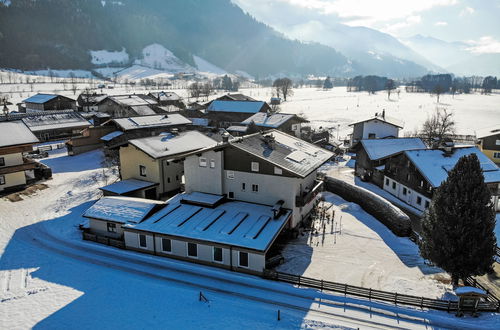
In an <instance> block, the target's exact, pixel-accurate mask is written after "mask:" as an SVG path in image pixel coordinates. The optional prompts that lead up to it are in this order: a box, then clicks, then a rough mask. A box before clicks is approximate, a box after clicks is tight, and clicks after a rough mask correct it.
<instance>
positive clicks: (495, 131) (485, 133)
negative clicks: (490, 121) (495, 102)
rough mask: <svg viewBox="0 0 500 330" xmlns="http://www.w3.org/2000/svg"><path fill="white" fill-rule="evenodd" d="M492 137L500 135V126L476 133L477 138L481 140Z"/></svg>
mask: <svg viewBox="0 0 500 330" xmlns="http://www.w3.org/2000/svg"><path fill="white" fill-rule="evenodd" d="M492 135H500V125H495V126H491V127H487V128H483V129H480V130H478V131H477V134H476V136H477V138H478V139H482V138H485V137H488V136H492Z"/></svg>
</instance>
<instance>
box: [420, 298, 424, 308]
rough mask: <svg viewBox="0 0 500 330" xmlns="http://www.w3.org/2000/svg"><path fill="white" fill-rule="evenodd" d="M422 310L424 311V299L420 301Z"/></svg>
mask: <svg viewBox="0 0 500 330" xmlns="http://www.w3.org/2000/svg"><path fill="white" fill-rule="evenodd" d="M420 308H422V309H424V297H422V300H420Z"/></svg>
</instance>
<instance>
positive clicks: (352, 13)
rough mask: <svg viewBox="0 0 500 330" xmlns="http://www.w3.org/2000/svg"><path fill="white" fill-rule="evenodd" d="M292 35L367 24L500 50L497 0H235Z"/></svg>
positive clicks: (303, 37)
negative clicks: (344, 25)
mask: <svg viewBox="0 0 500 330" xmlns="http://www.w3.org/2000/svg"><path fill="white" fill-rule="evenodd" d="M233 2H234V3H236V4H238V5H239V6H240V7H241V8H243V10H245V11H246V12H248V13H250V14H251V15H252V16H254V17H255V18H257V19H258V20H260V21H262V22H264V23H266V24H268V25H270V26H272V27H274V28H275V29H277V30H278V31H280V32H283V33H284V34H286V35H288V36H289V37H292V38H297V39H300V40H315V39H317V38H314V35H315V33H320V31H322V30H323V29H322V26H323V27H324V26H331V25H335V24H338V23H342V24H346V25H350V26H366V27H370V28H373V29H377V30H379V31H382V32H386V33H389V34H391V35H393V36H395V37H397V38H400V39H404V38H407V37H411V36H413V35H415V34H422V35H425V36H432V37H434V38H438V39H442V40H444V41H449V42H452V41H460V42H465V43H467V44H468V45H469V47H470V50H471V51H473V52H475V53H500V0H233Z"/></svg>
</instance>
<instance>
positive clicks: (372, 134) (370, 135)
mask: <svg viewBox="0 0 500 330" xmlns="http://www.w3.org/2000/svg"><path fill="white" fill-rule="evenodd" d="M376 137H377V135H376V134H375V133H368V138H369V139H374V138H376Z"/></svg>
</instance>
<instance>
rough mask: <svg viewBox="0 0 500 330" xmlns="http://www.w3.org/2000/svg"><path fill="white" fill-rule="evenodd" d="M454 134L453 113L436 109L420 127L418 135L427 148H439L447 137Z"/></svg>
mask: <svg viewBox="0 0 500 330" xmlns="http://www.w3.org/2000/svg"><path fill="white" fill-rule="evenodd" d="M454 133H455V120H454V119H453V112H448V111H447V110H446V109H438V110H436V112H435V113H434V114H433V115H432V116H430V117H428V118H427V120H426V121H425V122H424V124H423V125H422V130H421V131H420V133H419V135H420V136H421V137H422V139H423V140H424V142H425V143H426V144H427V145H428V146H429V147H432V148H434V147H437V146H439V145H440V144H441V143H442V142H443V141H444V139H445V138H446V136H447V135H451V134H454Z"/></svg>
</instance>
